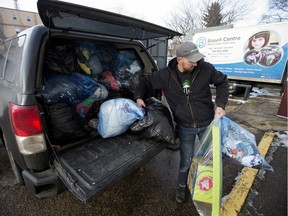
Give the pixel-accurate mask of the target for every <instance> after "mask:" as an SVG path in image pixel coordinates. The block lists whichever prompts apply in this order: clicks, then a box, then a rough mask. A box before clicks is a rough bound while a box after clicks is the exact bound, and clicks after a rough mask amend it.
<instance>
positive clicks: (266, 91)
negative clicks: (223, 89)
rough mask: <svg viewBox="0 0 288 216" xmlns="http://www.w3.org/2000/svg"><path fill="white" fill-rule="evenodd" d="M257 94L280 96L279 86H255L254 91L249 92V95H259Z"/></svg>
mask: <svg viewBox="0 0 288 216" xmlns="http://www.w3.org/2000/svg"><path fill="white" fill-rule="evenodd" d="M257 96H276V97H279V96H280V89H279V88H258V87H253V88H252V91H251V92H250V94H249V97H257Z"/></svg>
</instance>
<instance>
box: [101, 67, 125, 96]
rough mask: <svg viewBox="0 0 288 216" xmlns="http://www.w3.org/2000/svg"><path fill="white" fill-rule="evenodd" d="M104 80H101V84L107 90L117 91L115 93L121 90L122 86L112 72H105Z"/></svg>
mask: <svg viewBox="0 0 288 216" xmlns="http://www.w3.org/2000/svg"><path fill="white" fill-rule="evenodd" d="M102 75H103V77H104V79H103V80H101V82H102V83H103V84H104V85H105V86H107V88H109V89H112V90H115V91H119V90H120V85H119V83H118V82H117V80H116V79H115V77H114V76H113V74H112V73H111V72H110V71H108V70H107V71H104V72H103V73H102Z"/></svg>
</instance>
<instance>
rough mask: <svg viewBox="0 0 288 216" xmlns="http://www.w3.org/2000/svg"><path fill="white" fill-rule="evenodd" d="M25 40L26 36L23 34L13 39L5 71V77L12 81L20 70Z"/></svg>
mask: <svg viewBox="0 0 288 216" xmlns="http://www.w3.org/2000/svg"><path fill="white" fill-rule="evenodd" d="M24 42H25V36H21V37H18V38H15V39H13V41H12V43H11V45H10V48H9V52H8V55H7V62H6V68H5V72H4V79H5V80H7V81H8V82H10V83H12V82H14V79H15V76H16V73H18V72H19V70H20V69H19V68H20V64H21V58H22V51H23V44H24ZM16 82H18V81H16Z"/></svg>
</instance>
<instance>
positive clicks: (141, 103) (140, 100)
mask: <svg viewBox="0 0 288 216" xmlns="http://www.w3.org/2000/svg"><path fill="white" fill-rule="evenodd" d="M136 102H137V105H138V106H139V107H141V108H144V107H146V105H145V102H144V101H143V100H142V99H140V98H139V99H137V100H136Z"/></svg>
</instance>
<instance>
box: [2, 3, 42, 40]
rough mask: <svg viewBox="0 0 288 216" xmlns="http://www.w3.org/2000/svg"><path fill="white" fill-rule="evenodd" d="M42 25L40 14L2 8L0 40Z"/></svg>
mask: <svg viewBox="0 0 288 216" xmlns="http://www.w3.org/2000/svg"><path fill="white" fill-rule="evenodd" d="M38 24H42V21H41V19H40V17H39V14H38V13H35V12H30V11H22V10H17V9H10V8H4V7H0V40H5V39H7V38H9V37H11V36H13V35H15V34H17V33H19V32H21V31H23V30H25V29H27V28H30V27H31V26H34V25H38Z"/></svg>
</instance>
